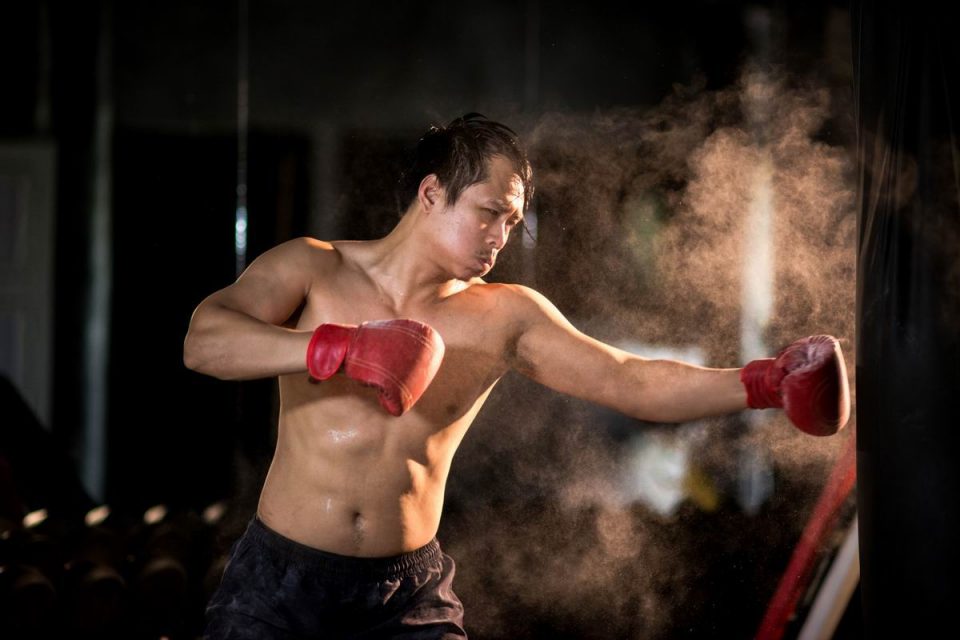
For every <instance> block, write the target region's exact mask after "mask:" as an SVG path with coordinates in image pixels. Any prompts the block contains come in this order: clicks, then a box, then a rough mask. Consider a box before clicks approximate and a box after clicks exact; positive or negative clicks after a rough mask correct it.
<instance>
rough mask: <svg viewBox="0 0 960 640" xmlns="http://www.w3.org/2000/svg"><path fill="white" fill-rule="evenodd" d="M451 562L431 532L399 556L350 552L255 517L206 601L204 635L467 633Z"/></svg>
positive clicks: (221, 638) (220, 639)
mask: <svg viewBox="0 0 960 640" xmlns="http://www.w3.org/2000/svg"><path fill="white" fill-rule="evenodd" d="M454 569H455V566H454V562H453V559H452V558H451V557H450V556H448V555H447V554H445V553H443V551H441V550H440V543H439V542H437V539H436V538H434V539H433V540H432V541H430V543H428V544H427V545H425V546H423V547H421V548H420V549H417V550H416V551H411V552H410V553H405V554H403V555H399V556H393V557H390V558H353V557H348V556H340V555H337V554H334V553H327V552H326V551H320V550H319V549H314V548H312V547H308V546H306V545H302V544H300V543H299V542H295V541H293V540H290V539H289V538H285V537H284V536H282V535H280V534H279V533H277V532H276V531H274V530H272V529H270V528H269V527H267V526H266V525H265V524H264V523H263V522H262V521H261V520H260V519H259V518H256V517H254V518H253V519H252V520H251V521H250V524H249V525H248V526H247V530H246V532H245V533H244V534H243V535H242V536H241V537H240V539H239V540H237V542H236V543H235V544H234V545H233V548H232V549H231V550H230V560H229V562H228V564H227V568H226V570H225V571H224V573H223V578H222V579H221V581H220V586H219V588H218V589H217V591H216V593H214V594H213V597H212V598H211V599H210V603H209V604H208V605H207V610H206V623H207V626H206V631H205V633H204V638H207V639H209V640H226V639H234V638H238V639H239V638H251V639H252V638H257V639H258V640H262V639H268V638H369V639H373V638H425V639H426V638H431V639H433V638H443V639H452V638H466V637H467V634H466V632H465V631H464V629H463V605H462V604H461V603H460V599H459V598H457V596H456V594H454V593H453V574H454Z"/></svg>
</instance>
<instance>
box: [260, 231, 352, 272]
mask: <svg viewBox="0 0 960 640" xmlns="http://www.w3.org/2000/svg"><path fill="white" fill-rule="evenodd" d="M268 253H269V254H272V256H273V257H274V258H278V259H282V260H283V261H284V262H287V263H288V264H292V265H293V264H295V265H299V266H302V267H303V268H305V269H308V270H310V271H314V270H316V269H317V268H318V267H320V268H322V267H328V268H329V267H334V266H335V265H337V264H339V263H340V262H341V260H342V257H341V255H340V252H339V251H338V249H337V247H336V243H334V242H327V241H325V240H318V239H317V238H312V237H310V236H300V237H298V238H293V239H292V240H287V241H286V242H282V243H280V244H278V245H276V246H275V247H273V248H272V249H270V251H268Z"/></svg>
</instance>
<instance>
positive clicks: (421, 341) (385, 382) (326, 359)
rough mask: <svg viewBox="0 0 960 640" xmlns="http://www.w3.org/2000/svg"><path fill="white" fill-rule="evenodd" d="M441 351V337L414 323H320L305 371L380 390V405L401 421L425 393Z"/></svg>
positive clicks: (438, 363)
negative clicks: (339, 374)
mask: <svg viewBox="0 0 960 640" xmlns="http://www.w3.org/2000/svg"><path fill="white" fill-rule="evenodd" d="M443 351H444V345H443V340H442V339H441V338H440V334H439V333H437V332H436V331H435V330H434V329H433V327H431V326H430V325H426V324H423V323H422V322H417V321H415V320H380V321H377V322H364V323H362V324H361V325H360V326H356V325H345V324H322V325H320V326H319V327H317V328H316V330H315V331H314V332H313V338H311V339H310V344H309V346H308V347H307V371H309V372H310V376H311V377H313V378H315V379H317V380H326V379H327V378H329V377H330V376H332V375H333V374H335V373H337V372H338V371H340V370H341V369H342V370H343V373H345V374H346V375H347V377H348V378H352V379H354V380H357V381H358V382H360V383H362V384H365V385H367V386H370V387H376V389H377V392H378V394H377V395H378V397H379V399H380V405H381V406H382V407H383V408H384V409H386V410H387V411H388V412H389V413H390V414H392V415H395V416H400V415H403V414H404V413H405V412H406V411H408V410H409V409H410V407H412V406H413V405H414V403H415V402H416V401H417V400H419V399H420V396H421V395H423V392H424V391H426V389H427V386H428V385H429V384H430V382H431V381H432V380H433V377H434V376H435V375H436V373H437V370H438V369H439V368H440V361H441V360H443Z"/></svg>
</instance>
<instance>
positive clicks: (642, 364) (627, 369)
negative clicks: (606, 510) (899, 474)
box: [513, 287, 850, 436]
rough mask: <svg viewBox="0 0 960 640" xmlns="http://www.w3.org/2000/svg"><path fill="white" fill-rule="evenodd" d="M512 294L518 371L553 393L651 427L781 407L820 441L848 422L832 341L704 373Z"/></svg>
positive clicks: (535, 297) (839, 360)
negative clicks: (604, 337)
mask: <svg viewBox="0 0 960 640" xmlns="http://www.w3.org/2000/svg"><path fill="white" fill-rule="evenodd" d="M513 292H514V295H516V296H517V297H518V302H517V308H518V309H519V310H520V311H519V312H518V313H519V319H518V324H517V326H518V327H519V335H518V337H517V341H516V344H517V349H516V354H515V358H516V361H515V363H514V364H515V367H516V368H517V369H518V370H520V371H521V372H523V373H526V374H527V375H529V376H530V377H532V378H533V379H535V380H537V381H539V382H541V383H543V384H545V385H547V386H549V387H552V388H554V389H556V390H558V391H562V392H564V393H569V394H571V395H575V396H578V397H581V398H585V399H587V400H592V401H594V402H598V403H600V404H604V405H606V406H608V407H611V408H614V409H617V410H618V411H621V412H623V413H625V414H628V415H631V416H634V417H636V418H640V419H642V420H650V421H655V422H683V421H687V420H695V419H697V418H703V417H707V416H716V415H723V414H727V413H733V412H735V411H739V410H741V409H746V408H748V407H749V408H752V409H762V408H768V407H775V408H781V409H783V410H784V411H785V412H786V414H787V417H789V418H790V420H791V422H793V424H794V425H796V426H797V427H798V428H799V429H801V430H803V431H805V432H807V433H809V434H811V435H817V436H825V435H830V434H833V433H836V432H837V431H838V430H839V429H842V428H843V426H844V425H845V424H846V422H847V420H848V418H849V416H850V392H849V383H848V381H847V373H846V368H845V365H844V361H843V354H842V353H841V352H840V345H839V342H838V341H837V340H836V339H835V338H833V337H832V336H822V335H821V336H810V337H807V338H802V339H800V340H797V341H796V342H794V343H793V344H791V345H790V346H788V347H787V348H785V349H784V350H783V351H781V352H780V354H779V355H778V356H777V357H776V358H764V359H761V360H754V361H753V362H751V363H749V364H748V365H747V366H746V367H745V368H743V369H708V368H705V367H698V366H694V365H689V364H685V363H682V362H676V361H672V360H647V359H644V358H640V357H637V356H634V355H632V354H629V353H626V352H625V351H622V350H620V349H616V348H614V347H611V346H610V345H607V344H604V343H602V342H600V341H598V340H594V339H593V338H590V337H589V336H585V335H584V334H582V333H580V332H579V331H577V330H576V329H575V328H574V327H573V325H571V324H570V323H569V322H568V321H567V320H566V319H565V318H564V317H563V315H562V314H561V313H560V312H559V311H558V310H557V308H556V307H554V306H553V305H552V304H551V303H550V301H548V300H547V299H546V298H544V297H543V296H542V295H540V294H538V293H537V292H535V291H532V290H530V289H526V288H523V287H515V288H513Z"/></svg>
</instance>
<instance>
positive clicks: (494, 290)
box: [469, 278, 552, 317]
mask: <svg viewBox="0 0 960 640" xmlns="http://www.w3.org/2000/svg"><path fill="white" fill-rule="evenodd" d="M469 291H470V293H471V294H473V295H476V296H479V297H481V299H483V300H485V301H486V302H487V303H488V304H487V305H484V306H490V307H493V308H496V309H498V310H499V311H501V312H504V313H507V314H508V315H510V316H514V317H522V316H529V315H530V314H536V313H538V312H539V311H540V310H541V309H542V308H543V307H544V305H550V306H552V305H551V303H550V302H549V301H548V300H547V298H546V296H544V295H543V294H542V293H540V292H539V291H537V290H536V289H533V288H531V287H528V286H526V285H522V284H516V283H509V282H484V281H483V280H480V279H479V278H478V279H477V281H475V282H473V283H471V286H470V288H469Z"/></svg>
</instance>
